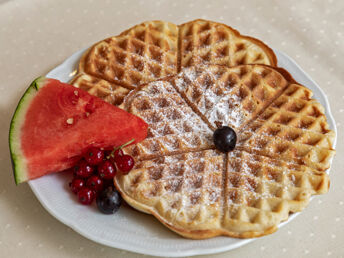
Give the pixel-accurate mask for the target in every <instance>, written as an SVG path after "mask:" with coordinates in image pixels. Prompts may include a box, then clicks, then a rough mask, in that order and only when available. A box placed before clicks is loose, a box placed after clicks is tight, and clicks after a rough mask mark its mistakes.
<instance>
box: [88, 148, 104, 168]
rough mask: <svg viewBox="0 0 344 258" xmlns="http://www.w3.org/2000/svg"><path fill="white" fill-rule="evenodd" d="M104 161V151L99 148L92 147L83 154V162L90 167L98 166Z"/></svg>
mask: <svg viewBox="0 0 344 258" xmlns="http://www.w3.org/2000/svg"><path fill="white" fill-rule="evenodd" d="M103 159H104V151H102V150H101V149H99V148H96V147H92V148H90V149H89V150H88V151H87V152H86V154H85V160H86V161H87V162H88V163H89V164H91V165H98V164H99V163H101V162H102V161H103Z"/></svg>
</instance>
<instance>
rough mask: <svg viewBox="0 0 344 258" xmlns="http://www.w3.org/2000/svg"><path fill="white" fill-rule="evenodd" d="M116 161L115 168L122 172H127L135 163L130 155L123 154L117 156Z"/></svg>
mask: <svg viewBox="0 0 344 258" xmlns="http://www.w3.org/2000/svg"><path fill="white" fill-rule="evenodd" d="M115 161H116V165H117V168H118V169H119V170H120V171H121V172H123V173H125V174H126V173H128V172H129V171H130V170H131V169H132V168H133V167H134V165H135V161H134V159H133V157H132V156H130V155H126V154H125V155H123V156H121V157H119V158H118V159H117V160H115Z"/></svg>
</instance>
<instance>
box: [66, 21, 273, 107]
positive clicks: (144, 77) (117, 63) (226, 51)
mask: <svg viewBox="0 0 344 258" xmlns="http://www.w3.org/2000/svg"><path fill="white" fill-rule="evenodd" d="M204 40H205V41H204ZM203 41H204V42H203ZM202 42H203V43H202ZM209 44H211V45H209ZM200 60H202V63H214V64H223V65H226V66H233V65H236V64H239V63H240V64H248V63H253V64H254V63H262V64H266V65H272V66H275V65H276V63H277V61H276V57H275V55H274V53H273V51H272V50H271V49H270V48H269V47H268V46H266V45H265V44H263V43H262V42H261V41H259V40H257V39H254V38H250V37H246V36H242V35H240V34H239V33H238V32H237V31H235V30H234V29H231V28H230V27H228V26H226V25H224V24H219V23H215V22H210V21H206V20H195V21H191V22H188V23H186V24H182V25H179V26H177V25H175V24H173V23H169V22H164V21H148V22H144V23H142V24H139V25H136V26H134V27H132V28H130V29H128V30H126V31H124V32H122V33H121V34H120V35H118V36H114V37H111V38H108V39H105V40H102V41H100V42H98V43H96V44H95V45H93V46H92V47H91V48H89V49H88V50H87V51H86V52H85V53H84V55H83V56H82V58H81V60H80V63H79V71H78V72H79V75H77V78H78V79H77V80H73V81H72V82H71V84H73V85H74V86H76V87H78V86H79V85H83V86H85V87H84V88H85V89H88V91H89V92H90V93H91V94H93V95H96V96H98V97H101V98H103V99H105V100H106V101H108V102H110V103H114V104H116V105H117V103H119V102H120V101H118V100H121V99H122V98H123V94H124V91H123V90H120V92H118V91H119V89H120V88H118V87H124V88H127V89H129V90H132V89H134V88H136V87H137V86H138V85H140V84H144V83H148V82H151V81H155V80H157V79H160V78H163V77H165V76H169V75H175V74H176V73H177V72H179V71H180V70H181V68H182V67H185V66H190V65H191V64H193V63H195V64H196V63H197V64H200V63H201V62H200ZM80 74H81V75H80ZM93 81H94V82H95V85H94V87H95V89H92V87H91V86H92V82H93ZM114 85H115V86H114ZM100 89H101V90H100ZM104 89H105V90H104ZM118 93H119V95H117V94H118Z"/></svg>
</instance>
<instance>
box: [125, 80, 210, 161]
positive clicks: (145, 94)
mask: <svg viewBox="0 0 344 258" xmlns="http://www.w3.org/2000/svg"><path fill="white" fill-rule="evenodd" d="M125 109H126V110H127V111H128V112H130V113H132V114H134V115H137V116H139V117H141V118H142V119H144V120H145V121H146V122H147V123H148V124H149V128H148V133H147V138H146V139H145V140H143V141H141V142H140V143H137V144H135V145H131V146H129V147H128V148H127V149H126V151H127V153H129V154H131V155H132V156H134V157H137V158H139V159H146V158H147V157H156V156H159V155H168V154H172V153H176V152H180V151H181V150H183V151H193V150H200V149H208V148H210V147H212V146H213V142H212V134H213V132H212V130H211V129H210V128H209V126H208V125H207V124H206V123H205V122H204V121H203V120H202V119H201V118H200V117H199V116H198V115H197V114H196V113H195V112H194V111H193V110H192V108H191V107H190V106H189V105H188V104H187V102H186V101H185V100H184V99H183V98H182V97H181V96H180V94H179V93H178V92H177V90H176V89H175V88H174V87H173V86H172V84H171V82H169V81H167V80H161V81H155V82H151V83H149V84H147V85H143V86H141V87H140V88H139V89H137V90H135V91H133V92H132V93H130V94H129V95H128V97H127V99H126V101H125Z"/></svg>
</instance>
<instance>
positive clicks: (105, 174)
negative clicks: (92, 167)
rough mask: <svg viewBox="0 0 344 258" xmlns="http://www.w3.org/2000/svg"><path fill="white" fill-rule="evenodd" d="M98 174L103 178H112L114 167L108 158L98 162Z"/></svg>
mask: <svg viewBox="0 0 344 258" xmlns="http://www.w3.org/2000/svg"><path fill="white" fill-rule="evenodd" d="M98 174H99V176H100V177H101V178H103V179H112V178H113V177H114V176H115V175H116V167H115V165H114V164H113V163H112V162H111V161H110V160H105V161H103V162H102V163H100V164H99V166H98Z"/></svg>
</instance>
